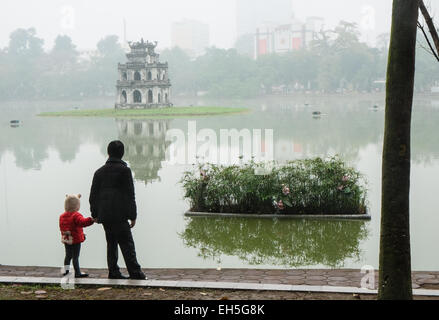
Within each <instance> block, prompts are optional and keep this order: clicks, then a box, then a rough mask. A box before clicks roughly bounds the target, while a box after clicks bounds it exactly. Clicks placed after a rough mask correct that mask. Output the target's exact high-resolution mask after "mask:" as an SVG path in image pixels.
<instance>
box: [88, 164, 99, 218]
mask: <svg viewBox="0 0 439 320" xmlns="http://www.w3.org/2000/svg"><path fill="white" fill-rule="evenodd" d="M98 194H99V179H98V177H97V175H96V172H95V174H94V176H93V182H92V183H91V190H90V198H89V203H90V212H91V217H92V218H93V219H97V217H98V209H97V205H98V203H97V202H98Z"/></svg>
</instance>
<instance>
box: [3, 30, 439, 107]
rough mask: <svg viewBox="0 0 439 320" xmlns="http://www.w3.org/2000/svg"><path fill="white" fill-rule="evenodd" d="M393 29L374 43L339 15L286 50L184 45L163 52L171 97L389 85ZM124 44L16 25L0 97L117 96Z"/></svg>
mask: <svg viewBox="0 0 439 320" xmlns="http://www.w3.org/2000/svg"><path fill="white" fill-rule="evenodd" d="M389 38H390V37H389V34H382V35H380V36H379V38H378V39H377V46H376V47H370V46H368V45H367V44H366V43H363V42H361V41H360V32H359V29H358V26H357V25H356V24H355V23H350V22H346V21H341V22H340V23H339V25H338V26H336V27H335V28H333V29H327V30H322V31H321V33H320V34H319V38H318V39H317V40H316V41H314V42H313V43H312V44H311V46H310V47H309V48H306V49H302V50H297V51H294V52H290V53H288V54H285V55H275V54H271V55H264V56H261V57H259V58H258V59H257V60H254V59H253V54H252V49H253V39H246V38H239V39H238V40H237V42H236V44H235V47H236V48H232V49H220V48H215V47H211V48H208V49H207V50H206V53H205V54H204V55H201V56H199V57H197V58H195V59H193V58H191V57H190V56H188V55H187V54H186V53H185V52H184V51H183V50H181V49H179V48H177V47H176V48H166V49H164V50H162V51H161V52H160V57H161V60H162V61H167V62H168V63H169V77H170V79H171V83H172V90H173V97H179V96H191V97H193V96H196V95H200V94H202V95H205V96H209V97H215V98H218V97H220V98H225V97H229V98H230V97H234V98H249V97H257V96H260V95H264V94H295V93H301V92H303V93H323V92H325V93H337V92H338V93H346V92H375V91H381V92H383V91H384V80H385V73H386V63H387V56H388V45H389ZM426 46H427V44H426V42H425V40H423V38H422V37H419V46H418V47H419V48H418V50H417V55H416V80H415V90H416V91H417V92H422V91H427V92H430V88H431V87H432V86H434V85H435V84H436V82H438V80H439V78H438V76H437V75H438V74H439V64H432V63H431V53H430V52H428V51H426V50H424V49H423V48H425V47H426ZM122 61H125V52H124V50H123V48H122V47H121V45H120V41H119V39H118V37H117V36H115V35H109V36H106V37H104V38H102V39H101V40H100V41H99V42H98V43H97V45H96V48H94V49H93V50H90V51H88V52H84V51H79V50H78V49H77V47H76V45H75V44H74V43H73V41H72V39H71V38H70V37H69V36H67V35H60V36H58V37H57V38H56V39H55V43H54V46H53V47H52V48H50V49H49V50H45V49H44V40H43V39H41V38H39V37H38V35H37V30H36V29H35V28H29V29H17V30H15V31H13V32H12V33H11V34H10V40H9V44H8V46H6V47H4V48H0V70H1V71H2V72H1V74H0V97H2V98H3V99H82V98H87V97H88V98H90V97H103V96H114V94H115V85H116V80H117V77H118V75H117V68H115V66H117V63H119V62H122Z"/></svg>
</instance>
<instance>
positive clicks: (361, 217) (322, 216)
mask: <svg viewBox="0 0 439 320" xmlns="http://www.w3.org/2000/svg"><path fill="white" fill-rule="evenodd" d="M184 215H185V216H186V217H210V218H223V217H224V218H231V217H233V218H264V219H274V218H276V219H319V220H371V218H372V217H371V215H370V214H326V215H325V214H300V215H299V214H297V215H296V214H285V215H283V214H252V213H248V214H243V213H219V212H194V211H186V212H185V213H184Z"/></svg>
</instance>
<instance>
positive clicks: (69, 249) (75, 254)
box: [64, 243, 81, 274]
mask: <svg viewBox="0 0 439 320" xmlns="http://www.w3.org/2000/svg"><path fill="white" fill-rule="evenodd" d="M64 246H65V247H66V257H65V258H64V265H65V266H69V265H70V261H71V260H73V268H74V269H75V274H81V269H80V268H79V252H80V251H81V244H80V243H76V244H64Z"/></svg>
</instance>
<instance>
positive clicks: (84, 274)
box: [75, 272, 88, 278]
mask: <svg viewBox="0 0 439 320" xmlns="http://www.w3.org/2000/svg"><path fill="white" fill-rule="evenodd" d="M87 277H88V273H82V272H81V273H79V274H76V273H75V278H87Z"/></svg>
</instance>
